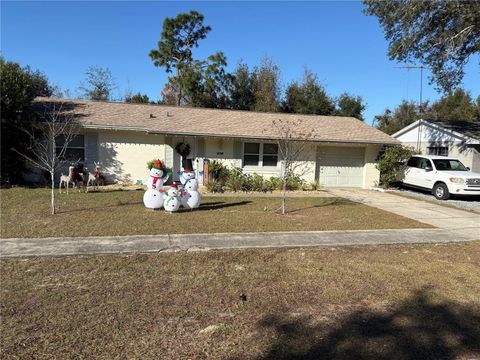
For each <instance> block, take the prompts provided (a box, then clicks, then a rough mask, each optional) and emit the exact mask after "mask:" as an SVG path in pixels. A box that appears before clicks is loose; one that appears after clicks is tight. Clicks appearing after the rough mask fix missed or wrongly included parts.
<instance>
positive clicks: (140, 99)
mask: <svg viewBox="0 0 480 360" xmlns="http://www.w3.org/2000/svg"><path fill="white" fill-rule="evenodd" d="M125 102H126V103H135V104H148V103H150V99H149V98H148V96H147V95H142V94H140V92H138V93H136V94H135V95H127V96H126V97H125Z"/></svg>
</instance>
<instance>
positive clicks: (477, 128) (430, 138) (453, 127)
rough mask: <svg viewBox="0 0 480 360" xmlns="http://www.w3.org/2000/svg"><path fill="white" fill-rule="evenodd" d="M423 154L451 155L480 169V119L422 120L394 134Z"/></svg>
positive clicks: (473, 169) (471, 167)
mask: <svg viewBox="0 0 480 360" xmlns="http://www.w3.org/2000/svg"><path fill="white" fill-rule="evenodd" d="M392 136H393V137H394V138H396V139H398V140H399V141H400V142H401V143H402V144H404V145H407V146H412V147H414V148H415V150H417V151H418V152H419V153H420V154H423V155H442V156H451V157H454V158H457V159H458V160H460V161H461V162H462V163H463V164H464V165H465V166H468V167H469V168H470V169H471V170H472V171H477V172H480V122H478V121H477V122H470V121H437V120H435V121H433V120H418V121H415V122H414V123H412V124H410V125H408V126H406V127H404V128H403V129H401V130H399V131H397V132H396V133H395V134H393V135H392Z"/></svg>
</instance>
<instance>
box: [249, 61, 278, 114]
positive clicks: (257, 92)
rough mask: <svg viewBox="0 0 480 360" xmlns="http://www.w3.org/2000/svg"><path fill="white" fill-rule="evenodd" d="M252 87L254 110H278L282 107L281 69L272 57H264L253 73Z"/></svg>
mask: <svg viewBox="0 0 480 360" xmlns="http://www.w3.org/2000/svg"><path fill="white" fill-rule="evenodd" d="M252 89H253V95H254V97H255V105H254V108H253V110H255V111H264V112H277V111H278V110H279V109H280V69H279V68H278V66H277V65H275V64H274V63H273V61H272V59H270V58H268V57H266V58H264V59H262V61H261V62H260V65H259V66H257V67H255V68H254V70H253V73H252Z"/></svg>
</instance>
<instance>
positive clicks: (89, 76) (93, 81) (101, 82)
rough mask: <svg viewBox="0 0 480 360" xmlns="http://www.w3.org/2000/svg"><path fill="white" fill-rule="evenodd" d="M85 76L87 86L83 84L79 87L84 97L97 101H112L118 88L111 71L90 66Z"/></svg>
mask: <svg viewBox="0 0 480 360" xmlns="http://www.w3.org/2000/svg"><path fill="white" fill-rule="evenodd" d="M85 75H86V79H85V81H86V84H85V83H82V84H81V85H80V86H79V90H80V91H81V92H82V96H83V97H85V98H87V99H89V100H96V101H108V100H110V99H111V96H112V91H113V90H114V89H115V88H116V85H115V80H114V78H113V76H112V73H111V71H110V69H108V68H102V67H98V66H89V67H88V69H87V71H86V72H85Z"/></svg>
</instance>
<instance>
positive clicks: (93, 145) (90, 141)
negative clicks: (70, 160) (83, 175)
mask: <svg viewBox="0 0 480 360" xmlns="http://www.w3.org/2000/svg"><path fill="white" fill-rule="evenodd" d="M97 161H98V133H86V134H85V165H86V166H87V168H88V169H89V170H90V171H93V170H94V169H95V164H94V163H93V162H97Z"/></svg>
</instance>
